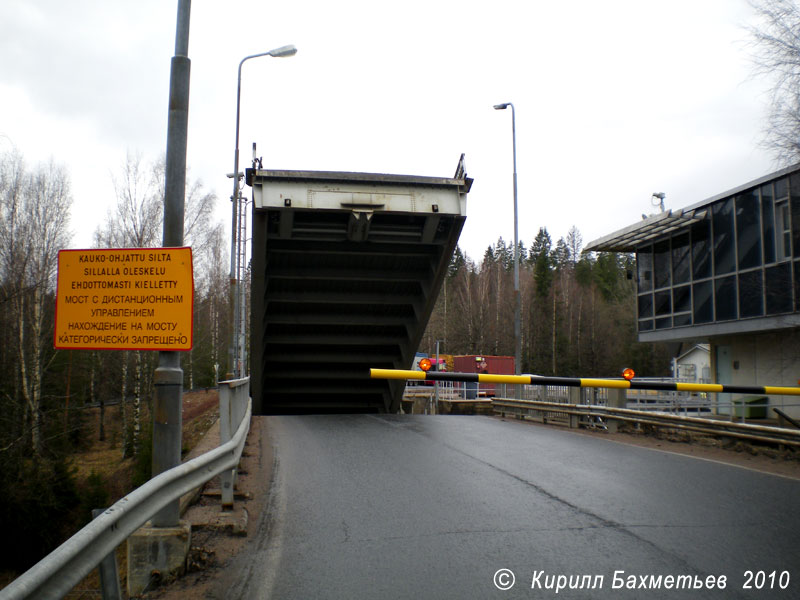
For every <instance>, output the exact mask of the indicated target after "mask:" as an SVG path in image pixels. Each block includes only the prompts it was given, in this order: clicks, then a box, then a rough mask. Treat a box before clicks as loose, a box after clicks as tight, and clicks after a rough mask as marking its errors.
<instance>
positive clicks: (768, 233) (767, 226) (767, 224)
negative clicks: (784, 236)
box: [761, 183, 775, 263]
mask: <svg viewBox="0 0 800 600" xmlns="http://www.w3.org/2000/svg"><path fill="white" fill-rule="evenodd" d="M761 225H762V228H763V231H764V262H765V263H771V262H775V207H774V205H773V201H772V184H771V183H768V184H767V185H764V186H761Z"/></svg>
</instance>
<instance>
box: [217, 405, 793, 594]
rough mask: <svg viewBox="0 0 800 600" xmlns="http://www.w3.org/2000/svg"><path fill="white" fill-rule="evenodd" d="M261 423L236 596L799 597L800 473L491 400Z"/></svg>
mask: <svg viewBox="0 0 800 600" xmlns="http://www.w3.org/2000/svg"><path fill="white" fill-rule="evenodd" d="M268 430H269V435H270V436H271V440H272V443H273V444H274V456H275V464H274V469H273V481H272V483H271V486H272V488H271V491H270V493H269V494H268V503H269V504H268V507H266V508H265V510H263V511H262V521H261V522H260V524H259V535H258V536H257V537H255V538H253V539H252V540H251V541H249V542H248V547H247V548H246V550H245V551H243V552H242V553H240V555H239V556H238V557H237V559H236V560H235V562H234V564H233V565H232V566H231V567H230V569H229V570H228V575H229V577H228V580H229V585H230V587H229V588H228V592H229V597H231V598H247V599H251V598H281V599H283V598H297V599H305V598H343V599H344V598H347V599H353V598H414V599H422V598H568V599H573V598H645V599H649V598H719V599H722V598H724V599H728V598H770V599H771V598H800V543H798V542H800V504H799V503H798V501H800V481H797V480H792V479H787V478H782V477H778V476H774V475H768V474H763V473H758V472H755V471H751V470H747V469H742V468H738V467H733V466H729V465H723V464H719V463H714V462H709V461H703V460H698V459H695V458H691V457H687V456H679V455H675V454H669V453H665V452H659V451H655V450H649V449H645V448H639V447H634V446H628V445H623V444H618V443H614V442H610V441H607V440H604V439H599V438H598V437H594V436H581V435H575V434H573V433H570V432H568V431H564V430H559V429H556V428H546V427H539V426H532V425H530V424H525V423H520V422H515V421H501V420H499V419H493V418H488V417H468V416H467V417H456V416H439V417H431V416H424V415H419V416H368V415H362V416H349V415H347V416H297V417H270V418H269V420H268ZM500 569H508V570H509V571H510V573H513V577H514V581H515V584H514V586H513V587H512V588H511V589H509V590H506V591H501V590H500V589H498V587H497V586H496V585H495V581H496V582H497V583H498V584H500V585H508V583H510V582H511V577H512V576H511V574H510V573H509V572H505V571H503V572H501V573H500V574H498V575H497V576H495V574H496V573H497V572H498V570H500ZM618 571H622V572H624V573H621V574H620V573H617V574H616V575H617V577H618V579H619V581H622V582H623V584H624V585H623V586H622V587H621V588H617V589H615V572H618ZM748 571H752V572H753V576H752V577H751V578H750V584H751V587H752V589H744V586H745V585H746V584H747V583H748V575H747V572H748ZM759 571H760V572H762V574H759ZM773 572H775V574H774V575H772V573H773ZM537 574H538V575H537ZM670 576H672V577H675V578H676V579H677V578H678V577H679V576H689V579H690V580H691V585H692V586H694V585H696V583H695V582H700V583H702V586H701V587H700V588H699V589H694V588H693V589H690V590H687V589H675V585H673V586H671V588H670V589H668V588H667V587H666V586H667V582H669V581H670ZM762 576H763V578H762ZM721 577H724V578H725V589H723V590H720V589H718V587H717V585H718V584H719V581H720V578H721ZM787 577H788V586H787V587H786V588H785V589H781V586H782V585H785V584H787ZM659 578H660V579H659ZM680 581H681V583H680V584H677V585H679V586H680V587H682V588H683V587H684V586H685V581H686V579H682V580H680ZM709 581H711V582H714V587H713V589H709V588H708V587H707V586H708V585H709ZM658 583H660V587H655V588H654V586H655V585H656V584H658ZM562 585H563V586H565V587H564V588H563V589H559V590H558V593H556V587H561V586H562ZM571 585H572V586H576V587H575V588H571V587H570V586H571ZM590 586H594V587H590ZM628 586H633V589H629V587H628ZM759 587H760V589H758V588H759Z"/></svg>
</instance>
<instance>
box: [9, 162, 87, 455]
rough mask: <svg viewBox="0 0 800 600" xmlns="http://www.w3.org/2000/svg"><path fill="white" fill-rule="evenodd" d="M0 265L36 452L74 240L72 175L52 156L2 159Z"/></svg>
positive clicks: (27, 426)
mask: <svg viewBox="0 0 800 600" xmlns="http://www.w3.org/2000/svg"><path fill="white" fill-rule="evenodd" d="M0 193H1V194H2V207H0V233H2V238H3V240H4V243H3V244H2V245H0V269H2V282H3V288H4V290H5V294H6V297H5V298H3V300H4V301H9V302H10V306H11V308H12V312H13V315H14V320H13V328H14V332H13V334H14V338H13V339H14V342H13V343H14V344H16V345H17V356H16V359H17V366H16V370H17V373H18V378H19V392H20V395H21V397H22V400H23V401H24V405H25V410H24V420H25V423H24V428H23V430H24V431H30V441H31V448H32V451H33V454H34V455H35V456H38V455H39V454H40V452H41V450H42V422H41V403H42V383H43V379H44V375H45V373H46V371H47V367H48V364H49V361H50V359H51V358H52V356H53V353H52V345H51V344H50V343H48V341H49V340H51V339H52V326H53V323H52V320H51V319H48V318H47V313H48V303H49V304H50V305H52V303H53V292H54V287H55V273H56V268H57V263H58V251H59V250H61V249H62V248H64V247H65V246H66V245H67V243H68V241H69V231H68V226H69V211H70V208H71V206H72V196H71V195H70V186H69V178H68V176H67V174H66V171H65V170H64V169H63V167H60V166H58V165H56V164H55V163H54V162H53V161H52V160H51V161H50V162H48V163H46V164H43V165H39V166H37V168H36V169H34V170H33V171H27V170H26V168H25V165H24V162H23V160H22V157H21V156H19V155H18V154H15V155H12V156H10V157H8V156H7V157H4V158H3V160H2V164H0Z"/></svg>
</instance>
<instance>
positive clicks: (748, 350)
mask: <svg viewBox="0 0 800 600" xmlns="http://www.w3.org/2000/svg"><path fill="white" fill-rule="evenodd" d="M719 346H728V347H729V348H730V350H731V352H730V361H731V378H732V380H731V381H716V383H723V384H724V383H730V384H733V385H756V386H787V387H797V386H798V385H799V384H798V380H800V331H797V330H789V331H774V332H771V333H764V334H756V335H742V336H735V337H726V338H718V339H714V340H712V345H711V360H712V369H711V371H712V374H716V373H717V372H719V369H718V365H717V364H716V363H717V347H719ZM732 396H733V399H734V400H735V399H737V398H740V397H741V396H742V394H733V395H732ZM769 400H770V407H776V408H780V409H781V410H783V411H784V412H785V413H786V414H788V415H789V416H791V417H794V418H800V396H770V397H769ZM767 416H768V417H769V418H775V417H776V415H775V413H774V412H772V411H771V410H770V411H769V412H768V415H767Z"/></svg>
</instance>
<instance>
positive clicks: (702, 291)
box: [692, 281, 714, 324]
mask: <svg viewBox="0 0 800 600" xmlns="http://www.w3.org/2000/svg"><path fill="white" fill-rule="evenodd" d="M713 289H714V288H713V286H712V285H711V282H710V281H703V282H702V283H695V284H694V285H693V286H692V297H693V302H692V304H693V306H694V310H693V312H694V322H695V324H697V323H710V322H711V321H713V320H714V303H713V299H714V294H713Z"/></svg>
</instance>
